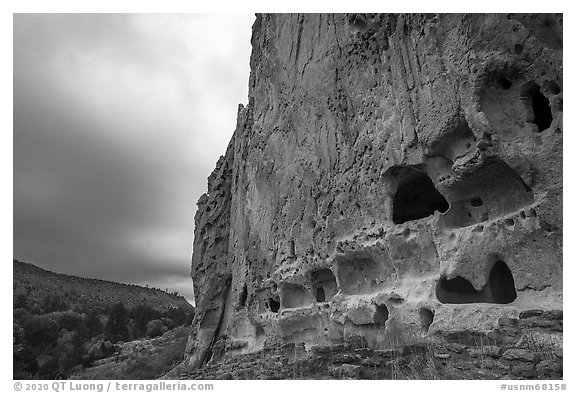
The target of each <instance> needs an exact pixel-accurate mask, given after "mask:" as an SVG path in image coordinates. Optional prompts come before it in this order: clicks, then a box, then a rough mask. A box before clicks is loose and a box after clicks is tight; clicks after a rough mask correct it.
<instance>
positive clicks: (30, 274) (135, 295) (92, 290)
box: [13, 260, 193, 311]
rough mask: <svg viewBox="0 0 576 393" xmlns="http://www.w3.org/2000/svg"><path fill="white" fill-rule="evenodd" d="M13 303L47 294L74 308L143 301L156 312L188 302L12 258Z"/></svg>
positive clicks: (33, 301) (102, 307) (34, 300)
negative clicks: (52, 270)
mask: <svg viewBox="0 0 576 393" xmlns="http://www.w3.org/2000/svg"><path fill="white" fill-rule="evenodd" d="M13 269H14V270H13V296H14V301H15V302H18V301H19V302H22V301H24V299H25V301H26V302H27V304H28V305H40V304H42V302H45V301H46V299H48V298H49V297H51V296H52V297H53V296H54V295H60V296H59V298H60V299H61V300H63V301H64V302H65V303H67V305H68V306H70V309H73V310H78V311H90V310H105V309H107V308H109V307H110V306H112V305H114V304H116V303H123V304H124V305H125V306H126V307H127V308H134V307H136V306H139V305H143V304H146V305H148V306H150V307H152V308H154V309H156V310H158V311H165V310H169V309H172V308H178V307H185V308H189V309H190V310H192V309H193V307H192V305H190V303H188V302H187V301H186V299H184V297H182V296H178V295H175V294H170V293H167V292H164V291H162V290H159V289H152V288H144V287H141V286H137V285H132V284H121V283H117V282H112V281H105V280H98V279H92V278H83V277H76V276H70V275H67V274H61V273H54V272H51V271H48V270H44V269H41V268H39V267H38V266H35V265H33V264H30V263H25V262H20V261H17V260H14V261H13Z"/></svg>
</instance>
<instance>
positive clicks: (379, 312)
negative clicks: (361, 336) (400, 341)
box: [374, 304, 389, 327]
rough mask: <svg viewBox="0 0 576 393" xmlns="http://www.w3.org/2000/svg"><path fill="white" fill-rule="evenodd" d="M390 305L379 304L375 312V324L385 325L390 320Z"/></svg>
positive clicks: (377, 325) (378, 325)
mask: <svg viewBox="0 0 576 393" xmlns="http://www.w3.org/2000/svg"><path fill="white" fill-rule="evenodd" d="M388 315H389V314H388V307H386V305H385V304H377V305H376V312H375V313H374V326H376V327H383V326H384V324H385V323H386V321H387V320H388Z"/></svg>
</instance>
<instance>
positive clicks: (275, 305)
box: [268, 298, 280, 312]
mask: <svg viewBox="0 0 576 393" xmlns="http://www.w3.org/2000/svg"><path fill="white" fill-rule="evenodd" d="M268 308H270V311H272V312H278V311H279V310H280V302H279V301H276V300H274V299H272V298H269V299H268Z"/></svg>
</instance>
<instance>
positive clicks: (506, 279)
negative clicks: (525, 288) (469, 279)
mask: <svg viewBox="0 0 576 393" xmlns="http://www.w3.org/2000/svg"><path fill="white" fill-rule="evenodd" d="M488 283H489V285H490V291H491V292H492V298H493V299H494V302H493V303H500V304H507V303H512V302H513V301H514V300H515V299H516V296H517V295H516V288H515V286H514V277H513V276H512V272H511V271H510V268H509V267H508V265H506V264H505V263H504V262H502V261H497V262H496V263H495V264H494V266H493V267H492V270H490V276H489V277H488Z"/></svg>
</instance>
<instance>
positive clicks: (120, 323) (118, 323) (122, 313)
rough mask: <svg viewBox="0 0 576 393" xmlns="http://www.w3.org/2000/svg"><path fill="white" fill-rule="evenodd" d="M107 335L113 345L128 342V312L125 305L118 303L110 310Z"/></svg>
mask: <svg viewBox="0 0 576 393" xmlns="http://www.w3.org/2000/svg"><path fill="white" fill-rule="evenodd" d="M106 334H107V335H108V337H109V338H110V340H111V341H112V342H113V343H116V342H118V341H126V340H128V337H129V331H128V312H127V311H126V307H124V304H123V303H116V304H115V305H114V306H112V308H111V309H110V314H109V315H108V323H107V324H106Z"/></svg>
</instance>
